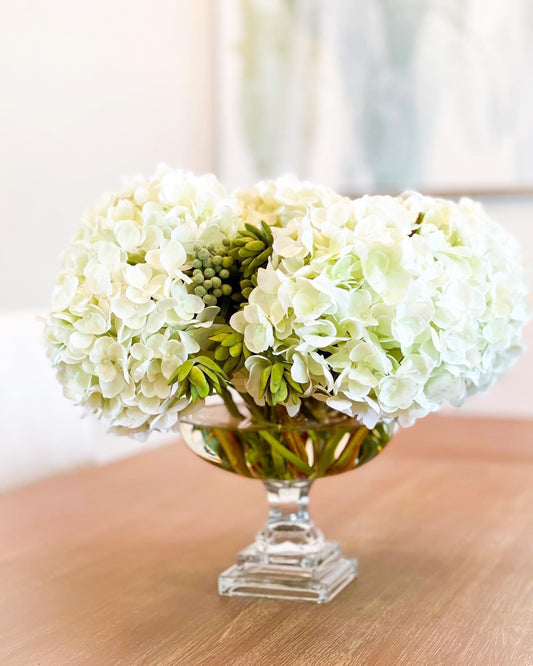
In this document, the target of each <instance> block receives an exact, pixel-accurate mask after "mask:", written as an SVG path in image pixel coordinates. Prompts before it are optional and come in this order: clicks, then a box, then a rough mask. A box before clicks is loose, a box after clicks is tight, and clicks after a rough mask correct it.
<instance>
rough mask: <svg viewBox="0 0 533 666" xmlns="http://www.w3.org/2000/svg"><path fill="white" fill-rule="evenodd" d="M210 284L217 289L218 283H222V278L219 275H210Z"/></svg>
mask: <svg viewBox="0 0 533 666" xmlns="http://www.w3.org/2000/svg"><path fill="white" fill-rule="evenodd" d="M206 275H207V274H206ZM207 277H211V276H210V275H208V276H207ZM211 284H212V285H213V287H214V288H215V289H219V288H220V285H221V284H222V280H221V279H220V278H219V277H211Z"/></svg>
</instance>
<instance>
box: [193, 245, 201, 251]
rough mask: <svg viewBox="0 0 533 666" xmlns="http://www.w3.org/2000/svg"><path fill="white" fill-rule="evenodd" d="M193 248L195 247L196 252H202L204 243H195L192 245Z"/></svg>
mask: <svg viewBox="0 0 533 666" xmlns="http://www.w3.org/2000/svg"><path fill="white" fill-rule="evenodd" d="M192 249H193V250H194V251H195V252H200V250H201V249H202V245H201V244H200V243H195V244H194V245H193V246H192Z"/></svg>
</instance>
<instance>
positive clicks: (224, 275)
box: [219, 268, 229, 280]
mask: <svg viewBox="0 0 533 666" xmlns="http://www.w3.org/2000/svg"><path fill="white" fill-rule="evenodd" d="M219 276H220V277H221V278H222V279H223V280H227V279H228V278H229V271H228V270H226V269H225V268H223V269H222V270H221V271H220V273H219Z"/></svg>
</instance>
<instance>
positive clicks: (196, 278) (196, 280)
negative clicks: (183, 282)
mask: <svg viewBox="0 0 533 666" xmlns="http://www.w3.org/2000/svg"><path fill="white" fill-rule="evenodd" d="M192 281H193V284H202V282H203V281H204V276H203V275H202V273H196V275H193V276H192Z"/></svg>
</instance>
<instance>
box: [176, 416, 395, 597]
mask: <svg viewBox="0 0 533 666" xmlns="http://www.w3.org/2000/svg"><path fill="white" fill-rule="evenodd" d="M269 416H270V417H271V419H272V418H276V417H279V419H280V420H279V421H275V420H266V419H264V418H262V417H261V416H258V415H257V414H256V415H255V416H253V417H252V416H251V415H250V416H248V417H245V418H236V417H233V416H230V414H229V413H228V412H227V411H226V409H225V407H224V406H222V405H210V406H204V407H202V408H200V409H198V410H196V411H194V412H192V413H190V414H188V415H187V416H185V417H183V418H182V420H181V425H180V428H181V432H182V435H183V437H184V439H185V442H186V443H187V445H188V446H189V447H190V448H191V449H192V450H193V451H194V452H195V453H196V454H197V455H199V456H200V457H201V458H203V459H204V460H206V461H208V462H210V463H212V464H214V465H216V466H217V467H220V468H222V469H225V470H227V471H230V472H234V473H236V474H239V475H241V476H246V477H249V478H255V479H260V480H262V481H263V483H264V485H265V488H266V491H267V497H268V504H269V513H268V518H267V521H266V523H265V525H264V527H263V529H262V530H261V531H260V532H259V534H258V535H257V536H256V538H255V541H254V542H253V543H252V544H250V545H249V546H248V547H246V548H245V549H244V550H243V551H242V552H241V553H239V555H238V557H237V563H236V564H234V565H233V566H231V567H230V568H229V569H227V570H226V571H224V572H223V573H222V574H221V575H220V577H219V580H218V589H219V593H220V594H222V595H228V596H246V597H248V596H250V597H270V598H282V599H299V600H306V601H313V602H317V603H325V602H327V601H330V600H331V599H332V598H333V597H334V596H335V595H336V594H338V593H339V592H340V591H341V590H342V589H343V588H344V587H346V585H348V583H350V581H352V580H353V579H354V578H355V577H356V576H357V560H356V559H355V558H347V557H344V556H343V555H342V553H341V550H340V547H339V545H338V544H337V543H334V542H331V541H326V540H325V539H324V536H323V534H322V532H321V531H320V530H319V529H318V528H317V527H316V526H315V525H314V524H313V522H312V520H311V519H310V517H309V511H308V503H309V491H310V489H311V485H312V483H313V481H314V480H315V479H318V478H321V477H325V476H332V475H335V474H340V473H343V472H348V471H350V470H352V469H355V468H356V467H360V466H361V465H363V464H364V463H365V462H368V461H369V460H371V459H372V458H374V457H375V456H376V455H377V454H378V453H379V452H380V451H382V450H383V448H384V447H385V445H386V444H387V443H388V441H389V440H390V437H391V435H392V432H393V429H394V424H391V423H380V424H378V425H377V426H376V427H375V428H374V429H373V430H369V429H367V428H366V427H365V426H362V425H361V424H360V423H359V422H358V421H356V420H354V419H351V418H348V417H346V416H344V415H341V414H339V413H337V412H332V411H331V410H328V409H327V408H323V407H320V405H319V406H318V408H317V409H315V410H314V411H313V412H312V414H311V415H310V416H309V417H308V418H304V417H302V416H300V417H298V418H297V419H289V418H288V416H287V414H286V412H284V410H283V411H280V410H277V411H276V412H274V413H270V414H269Z"/></svg>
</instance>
